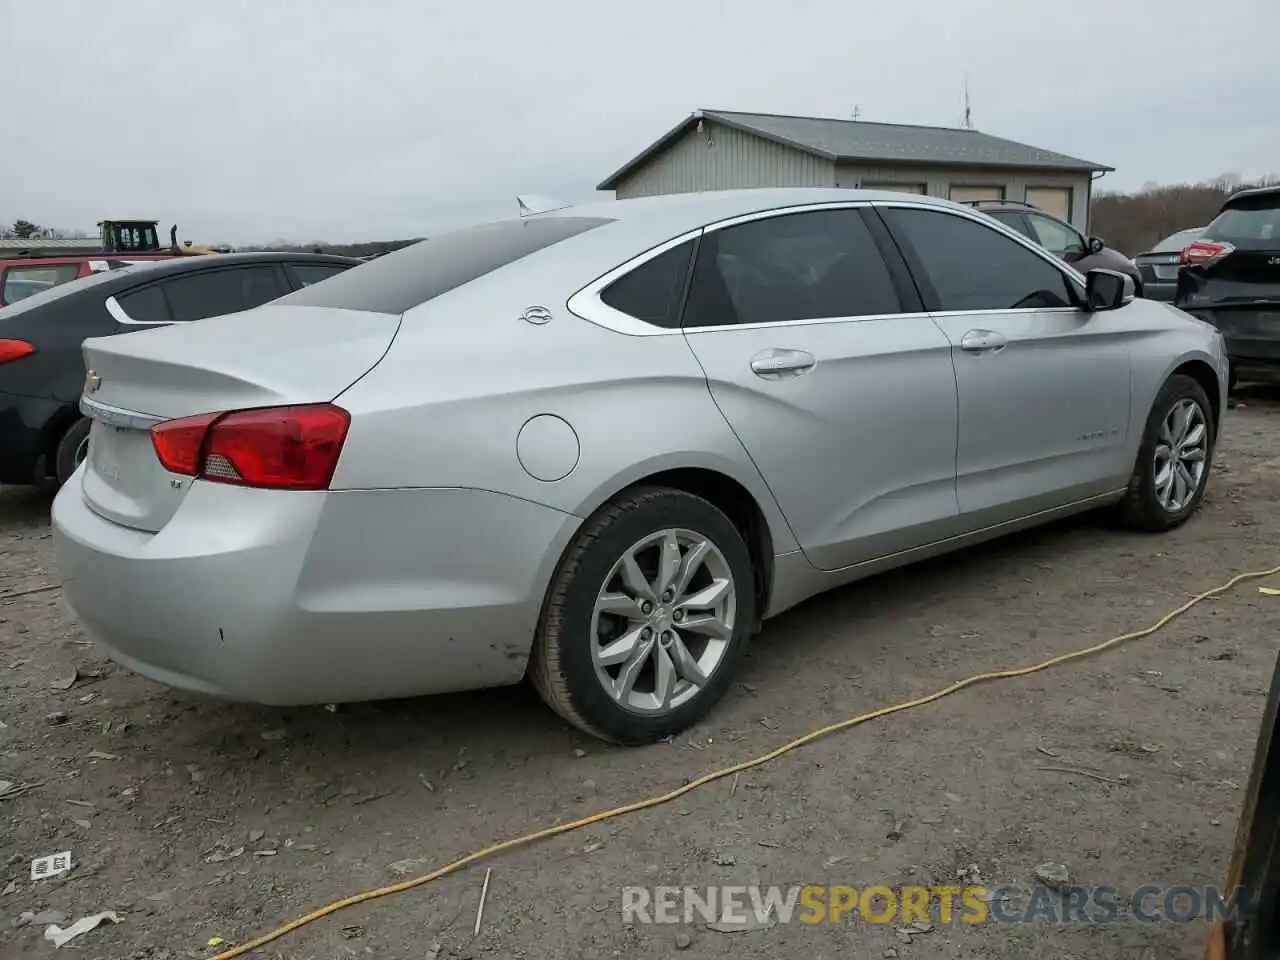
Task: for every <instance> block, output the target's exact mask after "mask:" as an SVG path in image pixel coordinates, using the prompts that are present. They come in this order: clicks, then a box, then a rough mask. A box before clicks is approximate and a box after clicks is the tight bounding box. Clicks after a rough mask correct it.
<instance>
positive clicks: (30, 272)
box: [0, 263, 80, 306]
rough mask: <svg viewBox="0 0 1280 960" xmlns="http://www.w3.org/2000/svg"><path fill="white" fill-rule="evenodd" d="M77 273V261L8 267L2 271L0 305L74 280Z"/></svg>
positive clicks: (78, 272)
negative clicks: (50, 264) (2, 283)
mask: <svg viewBox="0 0 1280 960" xmlns="http://www.w3.org/2000/svg"><path fill="white" fill-rule="evenodd" d="M79 275H80V265H79V264H77V263H60V264H55V265H52V266H49V265H45V266H30V267H10V268H9V269H8V270H6V271H5V272H4V287H3V288H0V306H8V305H9V304H11V303H17V302H18V301H19V300H25V299H26V298H27V297H30V296H34V295H35V294H37V293H40V292H42V291H44V290H48V289H50V288H51V287H56V286H58V284H61V283H67V282H68V281H70V280H74V279H75V278H76V277H78V276H79Z"/></svg>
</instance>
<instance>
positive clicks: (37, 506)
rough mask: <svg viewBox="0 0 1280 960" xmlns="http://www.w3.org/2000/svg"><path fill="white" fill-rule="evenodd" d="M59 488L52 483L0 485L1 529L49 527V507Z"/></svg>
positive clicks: (21, 529) (22, 530) (17, 529)
mask: <svg viewBox="0 0 1280 960" xmlns="http://www.w3.org/2000/svg"><path fill="white" fill-rule="evenodd" d="M57 492H58V491H57V489H56V488H54V487H53V485H52V484H46V485H44V486H39V487H4V486H0V530H3V531H5V532H6V533H25V532H27V531H30V530H35V529H39V528H42V527H48V525H49V508H50V507H51V506H52V505H53V498H54V496H55V495H56V494H57Z"/></svg>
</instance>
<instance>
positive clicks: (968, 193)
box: [948, 186, 1004, 203]
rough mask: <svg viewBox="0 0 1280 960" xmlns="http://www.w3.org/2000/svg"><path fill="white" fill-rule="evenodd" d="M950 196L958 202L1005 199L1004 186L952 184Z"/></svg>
mask: <svg viewBox="0 0 1280 960" xmlns="http://www.w3.org/2000/svg"><path fill="white" fill-rule="evenodd" d="M948 196H949V197H950V198H951V199H952V200H954V201H955V202H956V203H973V202H974V201H976V200H1003V199H1004V187H962V186H952V188H951V192H950V193H949V194H948Z"/></svg>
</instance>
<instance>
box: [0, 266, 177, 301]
mask: <svg viewBox="0 0 1280 960" xmlns="http://www.w3.org/2000/svg"><path fill="white" fill-rule="evenodd" d="M172 256H173V255H172V254H169V253H139V254H128V255H127V256H121V255H120V254H115V253H112V254H107V253H80V254H73V255H71V256H65V257H16V258H14V259H12V260H0V308H3V307H7V306H9V304H11V303H17V302H18V301H19V300H22V299H25V298H26V297H29V296H31V295H32V294H36V293H39V292H40V291H41V290H47V289H48V288H49V287H56V286H57V285H58V284H60V283H66V282H67V281H69V280H76V279H78V278H80V277H87V276H89V275H90V274H94V273H101V272H103V271H104V270H115V269H117V268H119V267H127V266H128V265H129V264H131V263H137V262H138V261H140V260H169V259H171V258H172Z"/></svg>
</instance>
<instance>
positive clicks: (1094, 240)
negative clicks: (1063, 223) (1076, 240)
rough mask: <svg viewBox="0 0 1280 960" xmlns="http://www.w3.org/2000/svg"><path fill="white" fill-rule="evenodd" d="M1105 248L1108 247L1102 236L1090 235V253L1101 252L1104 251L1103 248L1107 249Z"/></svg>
mask: <svg viewBox="0 0 1280 960" xmlns="http://www.w3.org/2000/svg"><path fill="white" fill-rule="evenodd" d="M1105 249H1107V245H1106V244H1105V243H1104V242H1103V241H1102V239H1101V238H1100V237H1090V238H1089V252H1090V253H1101V252H1102V251H1103V250H1105Z"/></svg>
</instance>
